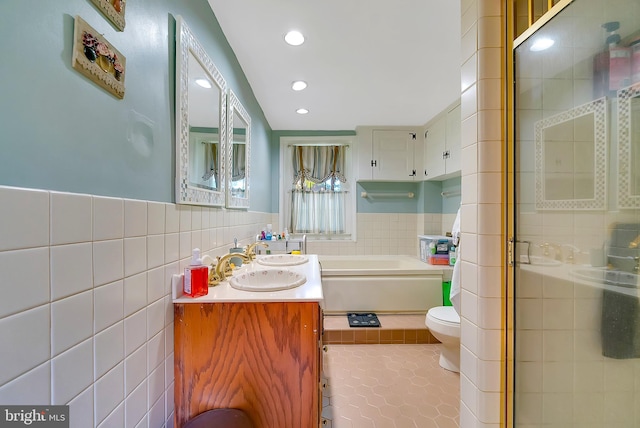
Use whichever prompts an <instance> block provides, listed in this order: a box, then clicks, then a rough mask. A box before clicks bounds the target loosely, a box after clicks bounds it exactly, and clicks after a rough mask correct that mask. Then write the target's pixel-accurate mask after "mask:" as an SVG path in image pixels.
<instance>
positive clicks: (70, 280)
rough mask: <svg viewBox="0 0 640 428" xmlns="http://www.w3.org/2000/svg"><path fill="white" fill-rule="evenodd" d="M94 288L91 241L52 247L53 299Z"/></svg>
mask: <svg viewBox="0 0 640 428" xmlns="http://www.w3.org/2000/svg"><path fill="white" fill-rule="evenodd" d="M91 288H93V246H92V245H91V243H90V242H85V243H81V244H70V245H58V246H53V247H51V300H58V299H61V298H63V297H67V296H70V295H72V294H76V293H80V292H82V291H86V290H90V289H91Z"/></svg>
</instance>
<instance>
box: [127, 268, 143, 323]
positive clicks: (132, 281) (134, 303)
mask: <svg viewBox="0 0 640 428" xmlns="http://www.w3.org/2000/svg"><path fill="white" fill-rule="evenodd" d="M146 305H147V273H146V272H144V273H141V274H138V275H134V276H131V277H129V278H125V279H124V316H125V317H127V316H129V315H131V314H132V313H134V312H136V311H138V310H140V309H142V308H144V307H145V306H146Z"/></svg>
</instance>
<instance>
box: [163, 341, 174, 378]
mask: <svg viewBox="0 0 640 428" xmlns="http://www.w3.org/2000/svg"><path fill="white" fill-rule="evenodd" d="M167 336H168V335H167ZM171 338H172V339H173V334H172V335H171ZM167 344H169V343H168V341H167ZM171 349H173V342H171ZM174 369H175V365H174V355H173V352H171V353H170V354H169V355H168V356H167V358H166V359H165V360H164V387H165V388H167V387H168V386H169V385H171V384H172V383H173V381H174V379H175V370H174Z"/></svg>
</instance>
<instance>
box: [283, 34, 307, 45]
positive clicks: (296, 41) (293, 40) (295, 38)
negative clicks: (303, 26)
mask: <svg viewBox="0 0 640 428" xmlns="http://www.w3.org/2000/svg"><path fill="white" fill-rule="evenodd" d="M284 41H285V42H287V43H289V44H290V45H291V46H300V45H301V44H303V43H304V36H303V35H302V33H301V32H300V31H295V30H292V31H289V32H288V33H287V34H286V35H285V36H284Z"/></svg>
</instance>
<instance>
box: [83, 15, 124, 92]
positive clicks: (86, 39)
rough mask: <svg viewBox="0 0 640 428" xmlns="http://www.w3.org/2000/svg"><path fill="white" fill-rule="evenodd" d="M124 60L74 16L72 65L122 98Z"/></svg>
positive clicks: (98, 35) (114, 49)
mask: <svg viewBox="0 0 640 428" xmlns="http://www.w3.org/2000/svg"><path fill="white" fill-rule="evenodd" d="M126 65H127V59H126V58H125V57H124V55H122V54H121V53H120V52H119V51H118V50H117V49H116V48H114V47H113V46H112V45H111V43H109V42H108V41H107V40H106V39H105V38H104V36H103V35H102V34H100V33H98V32H97V31H96V30H95V29H94V28H93V27H91V26H90V25H89V24H87V22H86V21H85V20H84V19H82V18H80V17H79V16H76V17H75V23H74V28H73V54H72V56H71V66H72V67H73V68H74V69H76V70H78V71H79V72H80V73H82V74H84V75H85V76H86V77H88V78H89V79H90V80H91V81H93V82H94V83H97V84H98V85H100V86H101V87H102V88H104V89H106V90H107V91H108V92H110V93H112V94H113V95H114V96H116V97H117V98H120V99H122V98H124V88H125V86H124V79H125V75H126Z"/></svg>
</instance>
